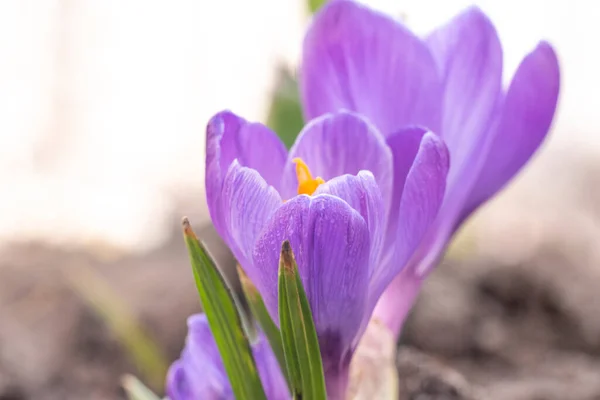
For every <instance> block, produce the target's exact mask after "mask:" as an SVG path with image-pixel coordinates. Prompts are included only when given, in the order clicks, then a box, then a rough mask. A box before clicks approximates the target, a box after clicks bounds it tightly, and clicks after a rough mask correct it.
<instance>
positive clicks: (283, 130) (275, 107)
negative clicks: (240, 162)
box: [267, 67, 304, 149]
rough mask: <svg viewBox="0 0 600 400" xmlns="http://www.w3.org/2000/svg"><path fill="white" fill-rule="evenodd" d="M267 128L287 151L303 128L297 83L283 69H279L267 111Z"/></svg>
mask: <svg viewBox="0 0 600 400" xmlns="http://www.w3.org/2000/svg"><path fill="white" fill-rule="evenodd" d="M267 126H269V128H271V129H272V130H273V131H274V132H277V135H278V136H279V138H280V139H281V141H282V142H283V143H284V144H285V145H286V147H287V148H288V149H289V148H290V147H292V145H293V144H294V141H295V140H296V137H297V136H298V134H299V133H300V131H301V130H302V128H303V127H304V117H303V116H302V106H301V105H300V95H299V93H298V83H297V82H296V80H295V79H294V77H293V76H292V74H291V73H290V71H289V70H288V69H286V68H284V67H280V68H279V72H278V82H277V85H276V87H275V93H274V94H273V100H272V103H271V107H270V109H269V116H268V118H267Z"/></svg>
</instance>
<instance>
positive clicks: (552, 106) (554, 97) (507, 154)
mask: <svg viewBox="0 0 600 400" xmlns="http://www.w3.org/2000/svg"><path fill="white" fill-rule="evenodd" d="M559 86H560V71H559V65H558V59H557V57H556V54H555V52H554V50H553V49H552V47H551V46H550V44H548V43H546V42H541V43H540V44H539V45H538V46H537V48H536V49H535V50H534V51H533V52H531V53H530V54H529V55H528V56H527V57H525V59H524V60H523V61H522V62H521V65H520V66H519V68H518V70H517V72H516V74H515V76H514V77H513V80H512V82H511V84H510V87H509V89H508V92H507V93H506V98H505V100H504V106H503V109H502V115H501V118H500V122H499V125H498V128H497V130H496V131H495V137H494V139H493V142H492V145H491V148H490V153H489V155H488V158H487V160H486V163H485V166H484V168H483V170H482V171H481V173H480V175H479V178H478V180H477V184H476V186H475V188H474V191H473V193H472V195H471V199H470V204H469V207H468V209H467V211H471V210H473V209H475V208H476V207H477V206H479V205H480V204H481V203H483V202H484V201H486V200H487V199H489V198H490V197H491V196H492V195H494V194H495V193H496V192H497V191H498V190H500V189H501V188H502V187H503V186H504V185H505V184H506V183H507V182H508V181H509V180H510V179H511V178H512V177H513V176H514V175H515V174H516V173H517V172H518V171H519V170H520V169H521V168H522V167H523V165H525V163H526V162H527V161H528V160H529V158H531V156H532V155H533V153H534V152H535V151H536V150H537V148H538V147H539V146H540V144H541V143H542V141H543V140H544V138H545V137H546V134H547V133H548V130H549V129H550V125H551V123H552V119H553V117H554V112H555V110H556V104H557V101H558V93H559Z"/></svg>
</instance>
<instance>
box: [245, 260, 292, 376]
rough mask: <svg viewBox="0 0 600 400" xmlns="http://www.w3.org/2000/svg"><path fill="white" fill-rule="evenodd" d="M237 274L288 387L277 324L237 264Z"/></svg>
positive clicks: (251, 309) (253, 314)
mask: <svg viewBox="0 0 600 400" xmlns="http://www.w3.org/2000/svg"><path fill="white" fill-rule="evenodd" d="M238 275H239V277H240V282H241V284H242V289H243V290H244V295H245V297H246V301H247V302H248V305H249V307H250V311H251V312H252V316H253V317H254V318H255V319H256V321H257V322H258V325H259V326H260V328H261V329H262V331H263V332H264V333H265V336H266V337H267V340H268V341H269V344H270V345H271V349H273V353H274V354H275V357H276V358H277V361H278V362H279V366H280V368H281V371H282V372H283V374H284V375H285V378H286V380H287V382H288V387H289V386H290V381H289V378H288V376H287V374H286V366H285V356H284V354H283V343H282V341H281V332H280V331H279V328H277V325H275V323H274V322H273V320H272V319H271V316H270V315H269V312H268V311H267V307H265V303H264V302H263V299H262V297H261V295H260V293H258V290H256V287H255V286H254V284H253V283H252V282H251V281H250V279H249V278H248V276H247V275H246V273H245V272H244V270H243V269H242V268H241V267H240V266H239V265H238Z"/></svg>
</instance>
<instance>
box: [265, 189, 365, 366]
mask: <svg viewBox="0 0 600 400" xmlns="http://www.w3.org/2000/svg"><path fill="white" fill-rule="evenodd" d="M285 240H289V241H290V244H291V246H292V249H293V251H294V254H295V256H296V261H297V263H298V269H299V271H300V276H301V278H302V283H303V284H304V288H305V290H306V294H307V297H308V300H309V302H310V306H311V310H312V313H313V318H314V320H315V327H316V330H317V334H318V335H319V340H320V343H321V353H322V356H323V359H324V363H326V364H329V363H340V362H342V361H343V360H346V358H347V357H348V356H349V355H350V352H351V351H352V350H353V347H354V346H355V345H356V340H357V338H356V335H357V333H358V330H359V328H360V325H361V322H362V320H363V318H364V317H365V314H364V312H365V301H366V297H367V289H368V275H369V229H368V227H367V224H366V223H365V220H364V219H363V218H362V217H361V216H360V214H359V213H358V212H356V211H355V210H354V209H353V208H351V207H350V206H349V205H348V204H347V203H346V202H345V201H343V200H341V199H339V198H337V197H334V196H331V195H326V194H322V195H318V196H315V197H309V196H307V195H301V196H297V197H294V198H293V199H291V200H289V201H288V202H286V203H284V204H283V206H281V207H280V208H279V209H278V210H277V211H276V212H275V214H274V215H273V217H272V219H271V220H270V221H269V223H268V226H267V227H266V228H265V230H264V233H263V235H262V236H261V238H260V239H259V240H258V242H257V244H256V248H255V250H254V264H255V266H256V268H257V270H259V271H260V272H261V274H262V275H261V276H260V277H259V278H258V279H256V280H254V283H255V284H256V286H257V288H258V290H259V291H260V293H261V294H262V296H263V300H264V301H265V305H266V306H267V308H268V310H269V312H270V313H271V316H272V317H273V319H274V320H275V321H277V320H278V315H277V271H278V264H279V255H280V251H281V244H282V243H283V242H284V241H285ZM326 367H327V366H326Z"/></svg>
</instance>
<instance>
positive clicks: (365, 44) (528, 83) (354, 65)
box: [300, 0, 559, 333]
mask: <svg viewBox="0 0 600 400" xmlns="http://www.w3.org/2000/svg"><path fill="white" fill-rule="evenodd" d="M300 83H301V94H302V101H303V106H304V112H305V115H306V117H307V119H312V118H315V117H318V116H319V115H322V114H324V113H328V112H335V111H337V110H340V109H346V110H351V111H354V112H359V113H361V114H362V115H363V116H365V117H366V118H367V119H368V120H369V121H370V122H371V123H372V124H374V125H375V126H376V127H377V128H378V129H379V131H380V132H381V133H382V134H383V135H384V136H385V138H386V142H387V143H388V145H389V146H390V147H391V148H392V149H394V148H402V149H403V151H395V152H393V157H394V158H393V164H394V166H395V168H398V166H400V168H402V166H403V165H404V164H405V163H411V161H412V155H413V154H414V152H412V153H411V151H410V150H409V149H410V148H414V143H415V142H418V139H419V138H420V137H421V135H423V132H424V130H423V131H420V132H419V131H418V130H416V129H415V128H414V127H415V126H423V127H426V128H427V129H428V130H430V131H432V132H435V133H436V134H438V135H439V136H440V137H441V138H443V140H444V141H445V143H446V144H447V146H448V149H449V151H450V159H451V168H450V171H449V173H448V177H447V179H448V180H447V189H446V193H445V196H444V200H443V205H442V207H441V209H440V212H439V213H438V215H437V218H436V219H435V221H434V223H433V225H432V226H431V228H430V229H429V230H428V232H427V233H426V234H425V236H424V238H423V240H422V241H421V243H420V245H419V247H418V249H417V251H416V252H415V254H414V255H413V256H412V258H411V260H410V262H409V264H408V265H407V266H406V267H405V268H404V269H403V270H402V273H401V274H400V275H399V276H398V277H397V278H396V279H395V280H394V282H393V283H392V285H390V287H389V288H388V289H387V290H386V292H385V294H384V295H383V297H382V299H381V300H380V302H379V304H378V306H377V309H376V311H375V316H376V318H378V319H380V320H382V321H383V322H385V323H386V324H387V325H388V326H389V327H390V328H391V329H392V330H393V331H394V332H396V333H398V332H399V331H400V328H401V326H402V323H403V321H404V319H405V317H406V314H407V313H408V311H409V310H410V308H411V307H412V304H413V302H414V299H415V297H416V295H417V294H418V291H419V289H420V287H421V284H422V281H423V279H424V277H425V276H426V275H427V274H428V273H429V272H430V271H431V269H432V268H433V267H434V266H435V264H436V263H437V261H438V260H439V258H440V257H441V255H442V253H443V251H444V250H445V248H446V246H447V244H448V242H449V240H450V238H451V236H452V234H453V233H454V232H455V231H456V230H457V228H458V227H459V226H460V224H461V223H462V222H463V221H464V220H465V218H467V217H468V216H469V215H470V214H471V213H472V212H473V211H474V210H475V209H476V208H477V207H479V206H480V205H481V204H482V203H484V202H485V201H486V200H488V199H489V198H490V197H491V196H493V195H494V194H495V193H496V192H498V191H499V190H500V189H501V188H503V187H504V186H505V184H506V183H507V182H508V181H509V180H510V179H511V178H512V177H513V176H514V175H515V174H516V173H517V172H518V171H519V170H520V169H521V167H522V166H523V165H524V164H525V163H526V162H527V161H528V160H529V158H530V157H531V156H532V154H533V153H534V152H535V151H536V149H537V148H538V147H539V145H540V144H541V142H542V141H543V139H544V137H545V136H546V134H547V132H548V130H549V128H550V125H551V122H552V119H553V116H554V111H555V108H556V103H557V98H558V92H559V67H558V61H557V57H556V55H555V53H554V50H553V49H552V47H551V46H550V45H549V44H548V43H546V42H540V43H539V44H538V46H537V47H536V48H535V49H534V50H533V51H532V52H531V53H529V54H528V55H527V56H526V57H525V58H524V59H523V61H522V62H521V64H520V66H519V68H518V69H517V71H516V73H515V75H514V77H513V79H512V82H511V83H510V86H509V87H508V89H507V90H503V88H502V48H501V45H500V41H499V39H498V35H497V33H496V30H495V28H494V26H493V25H492V23H491V22H490V21H489V20H488V18H487V17H486V16H485V14H483V12H482V11H481V10H479V9H478V8H475V7H472V8H469V9H467V10H466V11H464V12H463V13H462V14H460V15H458V16H457V17H455V18H454V19H453V20H451V21H450V22H449V23H448V24H446V25H445V26H442V27H440V28H438V29H437V30H435V31H434V32H433V33H431V34H430V35H428V36H427V37H425V38H424V39H421V38H418V37H417V36H415V35H414V34H413V33H411V32H410V31H409V30H408V29H407V28H406V27H405V26H403V25H402V24H401V23H399V22H397V21H395V20H393V19H392V18H390V17H388V16H386V15H383V14H381V13H379V12H376V11H373V10H371V9H369V8H367V7H365V6H362V5H359V4H357V3H355V2H353V1H349V0H333V1H330V2H329V3H328V4H327V5H326V6H325V7H324V8H323V9H322V10H321V11H320V12H319V13H318V14H317V15H316V16H315V18H314V21H313V23H312V26H311V27H310V29H309V31H308V33H307V35H306V38H305V41H304V50H303V58H302V64H301V69H300ZM350 140H351V139H350V138H348V139H347V141H348V142H349V141H350ZM345 145H347V144H340V146H345ZM357 157H360V160H359V159H358V158H357V159H356V160H355V162H356V163H357V165H359V168H366V169H369V166H368V164H367V163H366V157H364V156H362V155H358V156H357ZM396 171H397V169H396V170H395V171H394V172H396ZM394 180H397V179H396V178H394ZM428 181H429V180H428V179H427V180H425V182H428ZM399 189H401V188H397V187H395V188H394V190H395V193H396V194H398V193H402V192H401V190H400V191H398V190H399ZM405 196H406V194H405V195H404V196H403V197H405ZM391 212H392V214H390V216H391V218H390V219H389V220H388V226H390V225H391V226H392V227H393V226H394V224H395V221H396V218H395V215H394V208H392V209H391ZM394 233H395V230H394V229H393V228H392V229H388V230H387V236H386V239H385V245H384V248H388V247H389V246H393V245H394V242H395V240H396V239H395V238H394V237H393V235H394ZM393 262H395V263H397V264H398V265H401V264H403V263H405V260H404V259H403V258H399V259H394V260H393ZM392 269H394V270H398V268H397V266H396V268H392Z"/></svg>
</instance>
